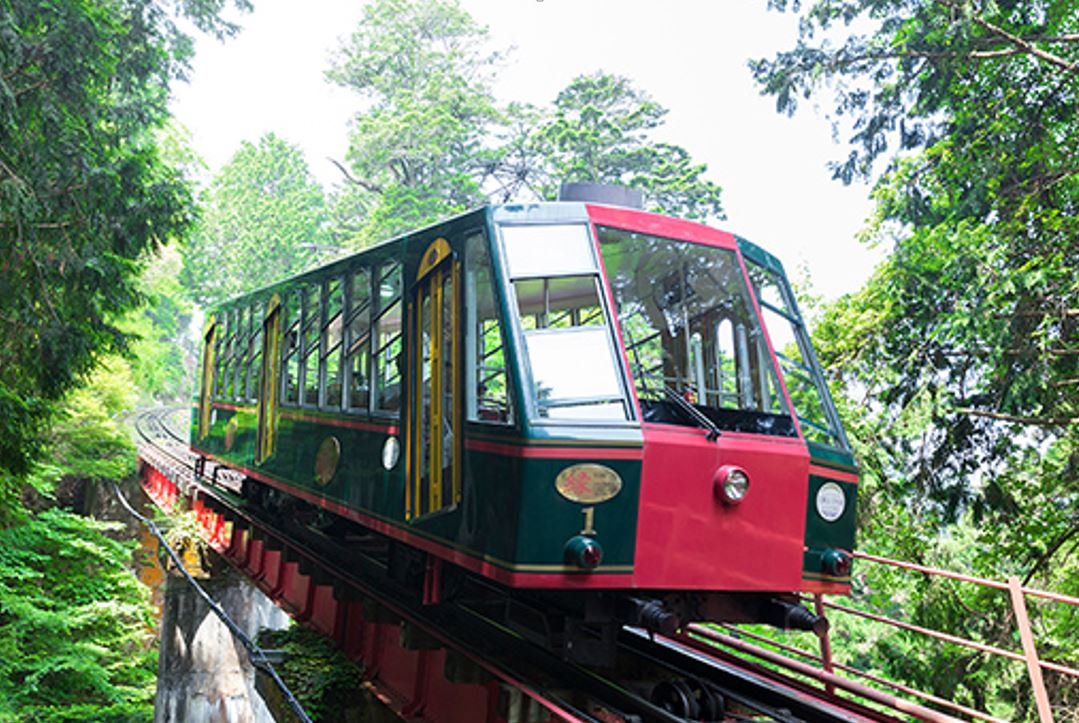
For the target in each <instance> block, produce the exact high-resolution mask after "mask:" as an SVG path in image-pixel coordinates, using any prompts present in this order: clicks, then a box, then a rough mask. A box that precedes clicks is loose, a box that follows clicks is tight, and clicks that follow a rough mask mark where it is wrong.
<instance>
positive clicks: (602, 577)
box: [200, 452, 633, 589]
mask: <svg viewBox="0 0 1079 723" xmlns="http://www.w3.org/2000/svg"><path fill="white" fill-rule="evenodd" d="M200 453H201V454H202V455H204V456H205V457H207V458H209V459H212V460H213V461H215V462H218V463H220V464H222V465H225V466H227V467H231V468H232V469H235V470H238V471H240V472H243V473H244V474H246V475H247V476H249V477H253V478H254V479H257V480H259V481H261V482H264V483H265V484H268V485H270V486H272V487H276V488H278V489H280V490H283V491H285V492H288V493H289V494H292V495H295V496H296V497H299V498H300V499H302V500H305V501H307V502H310V503H311V504H313V505H315V506H317V507H321V508H323V509H325V510H329V511H330V512H333V513H335V514H338V515H340V516H342V517H345V518H347V519H350V520H353V521H355V522H359V523H360V524H361V525H364V526H365V527H369V528H371V529H372V530H375V531H376V532H380V533H382V534H383V535H386V536H387V537H392V538H394V539H395V540H400V541H402V542H405V543H408V544H409V545H411V546H413V547H415V548H417V549H420V550H423V551H424V552H428V553H430V554H432V555H437V556H438V557H441V558H443V559H445V560H448V561H450V562H452V563H454V564H455V565H459V566H461V567H463V568H465V569H467V570H471V571H473V572H476V573H479V574H480V575H483V576H485V577H489V578H491V579H493V580H497V581H498V582H500V583H502V584H504V585H508V586H510V587H559V588H605V589H606V588H623V587H633V575H632V573H624V574H598V575H597V574H581V573H574V574H567V573H558V572H553V573H522V572H513V571H511V570H507V569H505V568H503V567H500V566H498V565H495V564H494V563H491V562H488V561H487V560H483V559H480V558H478V557H475V556H474V555H470V554H468V553H466V552H463V551H461V550H457V549H455V548H452V547H448V546H446V545H442V544H440V543H438V542H435V541H433V540H431V539H429V538H426V537H421V536H419V535H415V534H413V533H410V532H408V531H407V530H404V529H402V528H400V527H398V526H396V525H393V524H390V523H388V522H385V521H383V520H380V519H377V518H375V517H371V516H370V515H366V514H364V513H363V512H360V511H359V510H355V509H353V508H351V507H346V506H345V505H342V504H340V503H338V502H334V501H333V500H328V499H325V498H322V497H319V496H318V495H316V494H313V493H311V492H308V491H307V490H304V489H301V488H298V487H293V486H292V485H289V484H287V483H285V482H281V481H280V480H276V479H274V478H272V477H269V476H267V475H264V474H262V473H260V472H257V471H255V470H252V469H249V468H247V467H244V466H243V465H237V464H233V463H231V462H227V461H225V460H221V459H219V458H218V457H216V456H215V455H212V454H209V453H206V452H200Z"/></svg>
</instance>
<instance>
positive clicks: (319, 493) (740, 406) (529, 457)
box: [192, 202, 858, 629]
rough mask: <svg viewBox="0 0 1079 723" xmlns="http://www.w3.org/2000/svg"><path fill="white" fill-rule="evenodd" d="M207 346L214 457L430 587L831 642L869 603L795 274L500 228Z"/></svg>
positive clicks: (205, 415)
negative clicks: (822, 623)
mask: <svg viewBox="0 0 1079 723" xmlns="http://www.w3.org/2000/svg"><path fill="white" fill-rule="evenodd" d="M204 341H205V345H204V352H203V357H202V359H203V368H202V375H201V390H200V394H199V396H198V400H197V407H196V409H195V411H194V414H193V430H192V439H193V446H194V448H195V449H196V450H197V451H198V452H199V454H201V455H202V456H203V457H205V458H209V459H213V460H216V461H218V462H221V463H223V464H225V465H227V466H229V467H232V468H234V469H236V470H239V471H242V472H243V473H244V474H245V475H246V476H247V478H248V479H249V480H250V481H251V482H252V484H259V483H260V484H262V485H266V486H269V487H272V488H277V489H278V490H280V491H283V492H287V493H288V494H289V495H290V497H291V498H292V499H299V500H302V501H304V503H306V504H308V505H310V506H314V507H318V508H321V509H323V510H328V511H330V512H333V513H336V514H337V515H339V516H341V517H343V518H347V519H349V520H352V521H353V522H355V523H358V524H359V525H362V526H363V527H364V528H366V529H367V530H370V531H371V532H372V533H374V534H378V535H381V536H384V537H385V538H386V539H387V540H389V541H391V543H392V544H396V545H402V546H405V547H407V548H408V549H409V550H410V551H412V552H411V553H410V554H414V555H420V556H423V557H424V558H425V559H426V560H428V561H430V562H433V563H435V564H433V565H432V564H427V565H426V568H425V569H426V570H427V571H428V572H427V574H428V575H430V574H431V571H432V570H435V571H437V570H439V569H441V568H443V567H446V566H449V567H448V568H447V569H452V570H454V571H458V572H463V573H464V574H468V575H472V576H480V577H483V578H489V579H490V580H492V581H494V582H496V583H499V584H500V586H501V587H502V588H504V589H518V590H519V589H527V590H528V591H529V594H533V595H536V596H539V597H538V598H536V599H543V596H544V595H547V596H548V599H550V600H556V599H557V600H560V601H565V600H569V599H577V600H585V599H593V600H602V601H605V602H604V603H603V605H599V606H598V607H597V605H592V604H591V603H590V605H589V608H588V609H589V610H590V611H592V612H589V613H588V616H589V619H595V618H596V614H595V612H594V611H595V610H596V609H600V608H602V609H603V610H605V611H606V612H605V613H603V615H605V616H606V617H607V618H608V619H609V620H610V621H611V622H613V623H616V624H621V623H622V622H629V623H635V624H646V625H648V626H650V627H653V628H656V629H668V628H671V627H677V626H678V625H680V624H682V623H684V622H688V621H690V620H693V619H711V620H731V621H751V620H766V621H773V622H775V621H777V620H778V621H779V622H781V623H786V624H794V625H801V626H803V627H812V625H813V624H814V623H816V620H815V619H814V618H813V616H812V615H809V614H808V611H805V609H804V608H801V607H800V606H798V605H797V604H795V603H794V602H793V598H792V597H791V595H792V594H793V593H797V592H831V593H842V592H845V591H847V590H848V589H849V585H850V566H851V565H850V563H851V558H850V551H851V550H852V548H853V544H854V533H855V497H856V490H857V482H858V473H857V470H856V468H855V465H854V460H853V457H852V455H851V451H850V447H849V445H848V442H847V439H846V437H845V435H844V432H843V429H842V427H841V426H840V423H839V419H838V415H837V414H836V410H835V408H834V406H833V404H832V401H831V398H830V396H829V393H828V390H827V387H826V386H825V384H824V381H823V378H822V375H821V372H820V368H819V365H818V363H817V361H816V358H815V356H814V354H813V350H812V348H811V346H810V343H809V339H808V335H807V333H806V329H805V325H804V323H803V321H802V318H801V316H800V315H799V312H798V309H797V306H796V304H795V301H794V297H793V294H792V292H791V289H790V285H789V284H788V281H787V278H786V276H785V274H784V272H783V268H782V266H781V264H780V263H779V262H778V261H777V260H776V259H775V258H774V257H773V256H771V255H770V254H768V253H766V252H765V251H763V250H762V249H760V248H758V247H757V246H755V245H753V244H751V243H749V242H747V241H745V240H744V239H741V238H738V237H736V236H733V235H731V234H729V233H725V232H723V231H719V230H716V229H713V228H710V227H707V226H704V225H701V224H698V223H694V222H688V221H682V220H677V219H674V218H669V217H665V216H661V215H656V214H652V213H646V212H642V211H639V210H634V209H630V208H624V207H616V206H609V205H602V204H595V203H585V202H558V203H534V204H521V205H503V206H488V207H484V208H481V209H478V210H475V211H472V212H469V213H466V214H463V215H460V216H457V217H455V218H452V219H449V220H447V221H445V222H444V223H440V224H437V225H434V226H431V227H429V228H426V229H423V230H420V231H416V232H414V233H411V234H408V235H406V236H403V237H401V238H398V239H395V240H392V241H388V242H386V243H383V244H381V245H378V246H375V247H372V248H370V249H367V250H364V251H362V252H360V253H358V254H356V255H354V256H350V257H348V258H344V259H342V260H339V261H337V262H335V263H332V264H330V265H328V266H325V267H322V268H319V269H316V270H313V271H310V272H308V273H305V274H303V275H301V276H298V277H295V278H290V279H287V280H284V281H282V282H280V283H278V284H276V285H273V286H271V287H269V288H265V289H262V290H260V291H257V292H255V293H252V294H249V295H246V296H244V297H242V298H237V299H234V300H232V301H229V302H228V303H225V304H223V305H221V306H220V307H219V308H216V309H214V310H213V312H212V315H211V316H210V318H209V320H208V323H207V326H206V330H205V340H204ZM428 583H430V581H428ZM436 597H437V593H436ZM612 600H614V601H617V602H611V601H612ZM626 601H631V602H629V603H627V602H626ZM570 607H572V604H571V605H570ZM581 609H582V610H583V609H584V608H583V607H582V608H581ZM799 611H801V612H799ZM792 613H793V615H792ZM802 613H805V614H804V615H803V614H802ZM582 614H583V613H582ZM601 617H602V616H601Z"/></svg>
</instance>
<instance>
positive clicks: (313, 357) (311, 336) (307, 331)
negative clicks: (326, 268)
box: [300, 282, 321, 406]
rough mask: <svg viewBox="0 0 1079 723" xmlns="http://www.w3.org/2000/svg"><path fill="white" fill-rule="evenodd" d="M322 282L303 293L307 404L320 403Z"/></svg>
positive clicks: (310, 285)
mask: <svg viewBox="0 0 1079 723" xmlns="http://www.w3.org/2000/svg"><path fill="white" fill-rule="evenodd" d="M320 290H321V284H318V283H310V282H309V285H308V286H307V287H306V288H305V289H304V293H303V332H302V333H301V335H300V337H301V343H302V344H303V362H302V364H301V370H300V371H301V374H302V375H303V381H302V382H301V386H302V387H303V399H302V402H303V404H304V405H307V406H315V405H317V404H318V383H319V378H318V362H319V357H318V344H319V295H320V294H319V292H320Z"/></svg>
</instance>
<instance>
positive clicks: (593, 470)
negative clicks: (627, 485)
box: [554, 463, 622, 504]
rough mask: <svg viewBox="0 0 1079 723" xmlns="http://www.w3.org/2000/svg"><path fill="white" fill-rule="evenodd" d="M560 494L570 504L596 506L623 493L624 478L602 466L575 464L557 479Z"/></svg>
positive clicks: (560, 473)
mask: <svg viewBox="0 0 1079 723" xmlns="http://www.w3.org/2000/svg"><path fill="white" fill-rule="evenodd" d="M554 485H555V488H556V489H557V490H558V494H560V495H562V496H563V497H565V498H566V499H567V500H569V501H570V502H581V503H583V504H595V503H596V502H606V501H607V500H609V499H612V498H613V497H614V496H615V495H617V494H618V493H619V492H621V491H622V478H621V477H619V476H618V473H617V472H615V471H614V470H613V469H611V468H610V467H604V466H603V465H602V464H591V463H587V464H575V465H573V466H572V467H566V468H565V469H564V470H562V471H561V472H559V473H558V477H556V478H555V482H554Z"/></svg>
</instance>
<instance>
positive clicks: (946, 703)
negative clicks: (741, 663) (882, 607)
mask: <svg viewBox="0 0 1079 723" xmlns="http://www.w3.org/2000/svg"><path fill="white" fill-rule="evenodd" d="M720 626H721V627H723V628H726V629H727V630H729V631H730V632H732V633H734V634H735V636H737V637H745V638H750V639H751V640H756V641H757V642H759V643H764V644H766V645H771V646H773V647H776V648H779V649H780V650H782V651H784V652H787V653H793V654H795V655H799V656H801V657H803V658H807V659H808V660H812V661H814V662H816V663H822V662H823V658H821V656H819V655H817V654H815V653H811V652H809V651H808V650H803V649H801V648H796V647H794V646H793V645H786V644H784V643H781V642H779V641H777V640H773V639H772V638H769V637H768V636H766V635H759V634H757V633H754V632H750V631H749V630H743V629H742V628H740V627H738V626H737V625H732V624H730V623H721V624H720ZM832 665H833V666H835V667H836V668H839V669H840V670H842V671H843V672H845V673H849V674H851V675H857V676H858V677H861V678H865V679H866V680H870V681H872V682H874V683H876V684H878V685H884V686H887V687H889V688H891V689H892V690H897V691H899V692H900V693H904V694H906V695H913V696H915V697H916V698H921V699H922V700H924V701H926V702H929V703H933V704H935V705H939V706H943V707H945V708H950V709H952V710H954V711H955V712H957V713H962V714H963V715H966V716H969V717H971V718H977V719H979V720H984V721H990V723H1007V721H1005V720H1004V719H1002V718H995V717H993V716H991V715H989V714H988V713H983V712H982V711H980V710H975V709H974V708H968V707H967V706H965V705H960V704H959V703H955V702H953V701H950V700H947V699H945V698H940V697H938V696H935V695H933V694H932V693H925V692H923V691H920V690H918V689H917V688H911V687H910V686H907V685H903V684H902V683H896V682H894V681H891V680H888V679H886V678H881V677H880V676H877V675H873V674H872V673H867V672H865V671H863V670H858V669H857V668H852V667H851V666H849V665H844V664H843V663H835V662H833V663H832ZM829 672H830V671H829Z"/></svg>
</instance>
